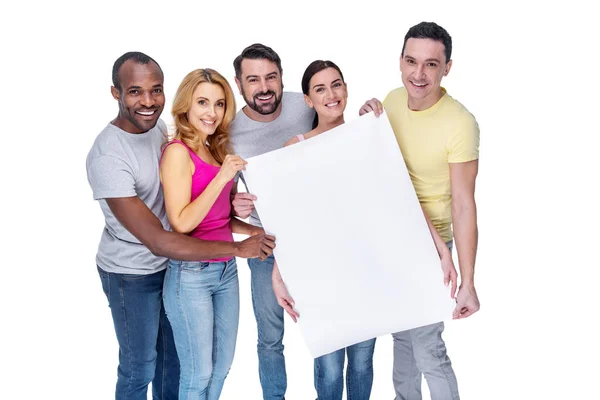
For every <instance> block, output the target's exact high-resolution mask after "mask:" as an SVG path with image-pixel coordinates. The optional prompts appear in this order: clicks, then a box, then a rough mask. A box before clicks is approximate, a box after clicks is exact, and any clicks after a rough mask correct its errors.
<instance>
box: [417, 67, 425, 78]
mask: <svg viewBox="0 0 600 400" xmlns="http://www.w3.org/2000/svg"><path fill="white" fill-rule="evenodd" d="M415 75H416V76H417V78H419V79H420V78H422V77H423V75H425V66H424V65H423V64H419V65H417V69H416V70H415Z"/></svg>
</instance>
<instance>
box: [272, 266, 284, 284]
mask: <svg viewBox="0 0 600 400" xmlns="http://www.w3.org/2000/svg"><path fill="white" fill-rule="evenodd" d="M271 278H272V280H273V282H283V278H282V277H281V273H280V272H279V266H278V265H277V263H276V262H274V263H273V274H272V275H271Z"/></svg>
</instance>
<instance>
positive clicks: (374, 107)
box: [358, 98, 383, 117]
mask: <svg viewBox="0 0 600 400" xmlns="http://www.w3.org/2000/svg"><path fill="white" fill-rule="evenodd" d="M370 112H373V113H375V116H376V117H379V116H380V115H381V114H382V113H383V105H382V104H381V102H380V101H379V100H377V99H376V98H372V99H371V100H369V101H367V102H366V103H365V104H364V105H363V106H362V107H361V108H360V110H358V115H364V114H366V113H370Z"/></svg>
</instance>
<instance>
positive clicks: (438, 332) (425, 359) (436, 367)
mask: <svg viewBox="0 0 600 400" xmlns="http://www.w3.org/2000/svg"><path fill="white" fill-rule="evenodd" d="M446 245H448V248H450V250H452V241H449V242H448V243H446ZM443 331H444V323H443V322H438V323H435V324H431V325H427V326H422V327H419V328H415V329H410V330H407V331H403V332H397V333H393V334H392V337H393V338H394V373H393V380H394V389H395V391H396V399H395V400H421V398H422V397H421V374H423V375H425V379H426V380H427V386H428V387H429V393H430V394H431V399H432V400H458V399H459V398H460V397H459V395H458V384H457V382H456V376H455V375H454V370H453V369H452V363H451V362H450V358H449V357H448V355H447V354H446V344H445V343H444V340H443V339H442V332H443Z"/></svg>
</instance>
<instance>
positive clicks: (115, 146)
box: [86, 120, 170, 275]
mask: <svg viewBox="0 0 600 400" xmlns="http://www.w3.org/2000/svg"><path fill="white" fill-rule="evenodd" d="M166 133H167V127H166V125H165V123H164V122H163V121H161V120H159V121H158V123H157V125H156V126H155V127H154V128H152V129H151V130H149V131H148V132H145V133H140V134H132V133H128V132H125V131H124V130H122V129H120V128H117V127H116V126H114V125H113V124H108V126H106V128H104V129H103V130H102V132H100V134H99V135H98V137H97V138H96V141H95V142H94V144H93V146H92V148H91V150H90V152H89V153H88V156H87V160H86V167H87V176H88V181H89V183H90V186H91V187H92V191H93V194H94V199H95V200H98V201H99V203H100V208H101V209H102V212H103V213H104V218H105V221H106V225H105V226H104V231H103V232H102V237H101V239H100V245H99V246H98V254H97V255H96V263H97V264H98V266H99V267H100V268H102V269H103V270H104V271H107V272H114V273H119V274H140V275H146V274H152V273H154V272H158V271H160V270H163V269H165V268H166V266H167V259H166V258H164V257H157V256H155V255H153V254H152V253H151V252H150V250H148V248H147V247H146V246H144V245H143V244H142V243H140V241H139V240H138V239H136V237H135V236H133V235H132V234H131V233H129V231H128V230H127V229H125V227H124V226H123V225H121V223H120V222H119V221H118V220H117V218H116V217H115V216H114V215H113V213H112V212H111V210H110V208H109V207H108V204H107V203H106V200H105V199H108V198H119V197H134V196H138V197H139V198H140V199H141V200H142V201H143V202H144V203H145V204H146V206H148V208H149V209H150V210H151V211H152V213H154V215H156V216H157V217H158V218H159V219H160V221H161V222H162V225H163V227H164V228H165V229H167V230H169V229H170V225H169V220H168V219H167V213H166V211H165V205H164V197H163V191H162V186H161V184H160V178H159V175H158V162H159V158H160V152H161V145H162V144H163V143H164V142H165V138H166Z"/></svg>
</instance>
